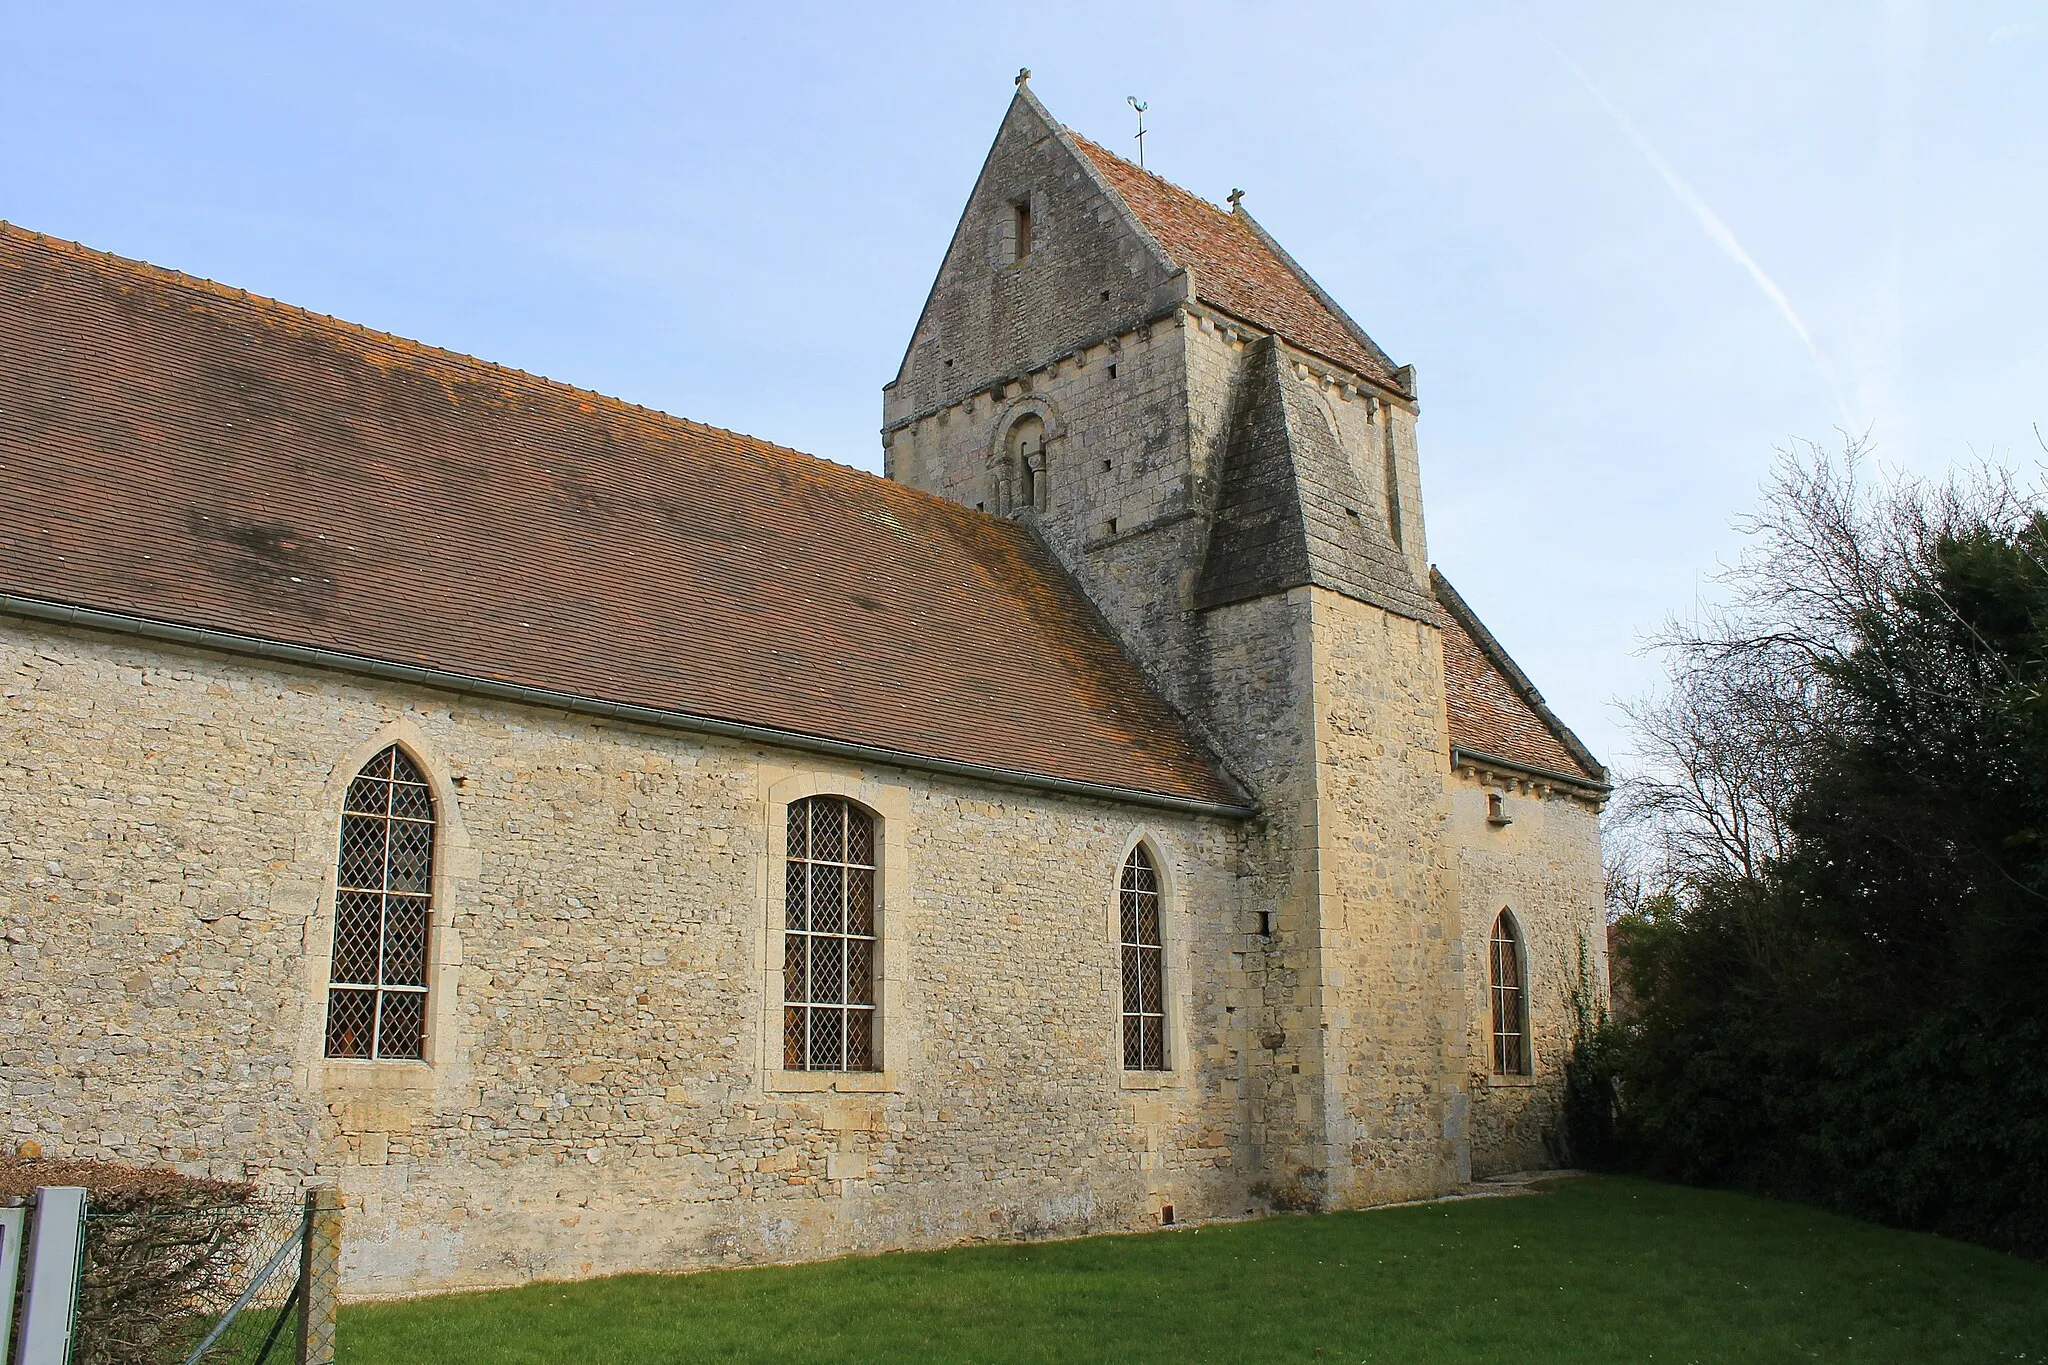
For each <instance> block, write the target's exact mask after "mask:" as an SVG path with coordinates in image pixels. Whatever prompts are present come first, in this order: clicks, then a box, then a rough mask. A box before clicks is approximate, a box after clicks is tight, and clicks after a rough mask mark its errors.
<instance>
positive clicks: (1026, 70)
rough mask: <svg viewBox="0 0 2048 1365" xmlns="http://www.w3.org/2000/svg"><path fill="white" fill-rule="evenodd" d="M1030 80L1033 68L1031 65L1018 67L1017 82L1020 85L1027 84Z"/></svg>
mask: <svg viewBox="0 0 2048 1365" xmlns="http://www.w3.org/2000/svg"><path fill="white" fill-rule="evenodd" d="M1030 80H1031V68H1030V67H1028V66H1020V67H1018V68H1017V84H1019V85H1024V84H1027V83H1028V82H1029V81H1030Z"/></svg>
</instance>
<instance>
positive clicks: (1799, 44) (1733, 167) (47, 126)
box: [0, 0, 2048, 760]
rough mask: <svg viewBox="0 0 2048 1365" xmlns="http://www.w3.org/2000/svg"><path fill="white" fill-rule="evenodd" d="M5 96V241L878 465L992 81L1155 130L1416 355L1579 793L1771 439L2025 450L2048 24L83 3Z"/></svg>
mask: <svg viewBox="0 0 2048 1365" xmlns="http://www.w3.org/2000/svg"><path fill="white" fill-rule="evenodd" d="M0 60H4V62H5V66H6V69H7V70H8V73H9V75H8V81H7V87H6V96H7V102H8V106H9V113H10V117H9V119H8V120H7V122H8V129H9V131H8V133H7V134H6V138H5V142H4V143H0V147H4V153H0V217H5V218H7V219H9V220H11V221H14V222H17V223H20V224H22V225H24V226H27V227H31V228H35V229H38V230H41V231H45V232H49V233H52V234H55V235H58V236H64V237H70V238H75V239H78V240H81V241H84V242H86V243H88V244H89V245H92V246H96V247H101V248H105V249H107V250H112V251H117V252H120V253H122V254H124V255H130V256H137V257H141V258H143V259H145V260H150V261H154V262H156V263H158V264H162V265H168V266H173V267H176V268H178V269H182V270H186V271H190V272H192V273H195V274H201V275H207V276H211V277H213V278H216V279H220V280H223V281H226V282H228V283H231V284H235V285H239V286H241V287H243V288H246V289H249V290H252V291H254V292H258V293H263V294H269V295H273V296H276V297H279V298H283V299H286V300H288V301H290V302H293V303H298V304H302V305H305V306H307V307H311V308H315V309H318V310H320V311H322V312H328V313H333V314H336V315H338V316H341V317H345V318H348V319H351V320H353V321H357V322H361V323H364V324H366V325H369V326H372V327H377V328H382V329H386V330H390V331H394V332H398V333H401V334H403V335H407V336H413V337H417V338H420V339H422V340H425V341H430V342H433V343H435V344H437V345H442V346H448V347H452V348H455V349H458V350H463V351H469V352H472V353H474V354H477V355H481V356H484V357H486V358H488V359H491V360H496V361H499V362H502V363H505V364H510V365H516V366H519V367H521V368H524V369H528V370H533V371H536V372H539V373H542V374H546V375H550V376H552V377H554V378H557V379H562V380H565V381H568V382H571V383H575V384H580V385H585V386H588V387H590V388H594V389H598V390H602V391H604V392H607V393H612V394H617V395H619V396H621V397H624V398H627V399H630V400H632V401H635V402H639V403H644V404H646V405H648V406H651V407H657V408H662V409H665V410H667V411H670V412H675V413H679V414H681V415H684V416H687V417H692V418H695V419H697V420H700V421H705V422H709V423H713V424H715V425H719V426H724V427H730V428H733V429H736V430H740V431H745V432H749V433H752V434H754V435H758V436H762V437H765V438H768V439H771V440H775V441H779V442H783V443H785V444H788V445H793V446H796V447H798V448H800V449H804V450H809V451H812V452H814V453H816V454H819V455H824V456H827V457H829V458H832V459H836V460H840V461H843V462H845V463H848V464H854V465H859V466H862V467H865V468H871V469H873V468H879V464H880V448H879V445H878V442H877V439H876V434H875V433H876V428H877V427H878V425H879V423H880V412H881V396H880V389H881V385H882V383H883V382H884V381H885V380H886V379H888V378H889V377H890V376H891V375H892V374H893V372H894V370H895V367H896V362H897V359H898V357H899V356H900V354H901V350H902V347H903V345H904V344H905V342H906V341H907V339H908V336H909V332H910V328H911V325H912V323H913V322H914V321H915V319H916V314H917V310H918V307H919V305H920V304H921V303H922V301H923V298H924V295H925V291H926V289H927V288H928V287H929V285H930V282H931V276H932V274H933V272H934V271H935V270H936V268H937V265H938V262H939V257H940V255H941V253H942V252H943V250H944V248H945V244H946V241H947V238H948V236H949V235H950V233H951V231H952V228H953V223H954V220H955V218H956V216H957V215H958V212H959V209H960V206H961V203H962V201H963V200H964V198H965V196H966V194H967V191H968V188H969V187H970V185H971V184H972V182H973V178H974V174H975V171H976V169H977V168H978V167H979V165H980V162H981V158H982V156H983V154H984V152H985V151H986V150H987V146H988V142H989V139H990V138H991V137H992V136H993V134H994V131H995V127H996V123H997V120H998V119H999V118H1000V116H1001V114H1002V111H1003V108H1004V106H1005V104H1006V102H1007V101H1008V99H1009V97H1010V93H1011V77H1012V76H1013V75H1014V74H1015V73H1016V69H1017V68H1018V67H1019V66H1025V65H1028V66H1030V67H1031V68H1032V69H1033V71H1034V72H1035V73H1036V75H1035V77H1034V80H1033V88H1034V89H1035V90H1036V91H1037V92H1038V93H1039V95H1040V97H1041V98H1043V99H1044V100H1045V101H1046V103H1047V104H1048V105H1049V106H1050V108H1051V109H1052V110H1053V112H1054V114H1055V115H1057V116H1058V117H1060V118H1062V119H1063V120H1065V121H1066V122H1068V123H1069V124H1071V125H1073V126H1074V127H1075V128H1077V129H1078V130H1080V131H1081V132H1083V133H1085V134H1087V135H1088V136H1090V137H1093V138H1095V139H1097V140H1099V141H1102V142H1104V143H1106V144H1108V145H1110V146H1112V147H1117V148H1127V147H1128V146H1129V145H1130V142H1129V134H1130V131H1131V113H1130V110H1129V109H1128V108H1126V106H1125V104H1124V97H1125V96H1126V95H1130V94H1137V95H1139V96H1141V97H1143V98H1145V99H1146V100H1148V101H1149V102H1150V104H1151V113H1150V115H1149V116H1148V117H1149V122H1150V126H1151V128H1152V132H1151V134H1150V136H1149V137H1148V139H1147V146H1148V160H1149V163H1150V165H1151V166H1152V168H1153V169H1154V170H1157V171H1159V172H1160V173H1162V174H1164V175H1166V176H1168V177H1169V178H1171V179H1173V180H1175V181H1178V182H1179V183H1181V184H1183V185H1185V186H1187V187H1188V188H1189V189H1191V190H1194V191H1195V192H1197V193H1199V194H1202V195H1204V196H1205V197H1207V198H1209V199H1212V200H1216V201H1220V200H1222V198H1223V197H1224V196H1225V195H1226V194H1227V193H1228V192H1229V191H1230V189H1231V188H1232V187H1234V186H1242V187H1243V188H1244V189H1245V190H1246V199H1245V202H1246V206H1247V207H1248V208H1250V209H1251V210H1252V211H1253V212H1254V213H1255V214H1257V216H1258V217H1259V220H1260V221H1261V222H1262V223H1263V224H1265V225H1266V226H1267V227H1268V228H1269V229H1270V230H1272V231H1273V232H1274V233H1275V235H1277V236H1278V237H1279V238H1280V239H1281V240H1282V241H1283V242H1284V243H1286V244H1287V246H1288V248H1289V249H1290V251H1291V252H1292V253H1293V255H1294V256H1295V257H1296V258H1297V259H1298V260H1300V261H1301V262H1302V263H1303V264H1304V265H1305V266H1306V267H1307V268H1308V269H1309V270H1310V271H1311V272H1313V273H1314V274H1315V275H1316V276H1317V277H1318V279H1319V280H1320V281H1321V282H1322V283H1323V284H1324V285H1325V286H1326V287H1327V288H1328V289H1329V290H1330V292H1331V293H1333V294H1334V295H1335V296H1336V297H1337V298H1338V299H1339V300H1340V301H1341V302H1343V304H1344V305H1345V307H1346V308H1347V309H1348V311H1350V313H1351V314H1352V315H1353V316H1354V317H1356V318H1357V319H1358V320H1359V321H1360V322H1361V323H1362V324H1363V325H1364V326H1365V327H1366V329H1367V330H1368V331H1370V332H1371V333H1372V334H1373V336H1374V337H1375V338H1376V339H1377V340H1378V341H1379V342H1380V344H1381V345H1382V346H1384V347H1385V348H1386V349H1387V350H1388V351H1389V352H1390V353H1391V354H1392V355H1393V356H1394V357H1395V358H1396V359H1397V360H1399V361H1402V362H1410V363H1413V364H1414V365H1415V366H1416V367H1417V370H1418V372H1419V376H1420V390H1421V398H1422V405H1423V419H1422V428H1421V433H1422V435H1421V439H1422V455H1423V479H1424V494H1425V512H1426V515H1427V518H1428V535H1429V540H1430V548H1431V553H1432V556H1433V557H1434V558H1435V559H1436V560H1437V562H1438V563H1439V564H1440V565H1442V567H1443V568H1444V570H1445V572H1446V573H1447V574H1448V575H1449V576H1450V577H1451V578H1452V580H1453V581H1454V582H1456V583H1457V584H1458V586H1459V588H1460V590H1461V591H1462V592H1463V593H1464V595H1465V596H1466V598H1467V599H1468V600H1470V601H1471V602H1472V603H1473V605H1474V606H1475V607H1476V608H1477V609H1478V610H1479V611H1480V613H1481V614H1482V615H1483V616H1484V617H1485V618H1486V620H1487V621H1488V623H1489V624H1490V625H1491V626H1492V627H1493V628H1494V630H1495V632H1496V633H1497V634H1499V635H1500V636H1501V638H1502V639H1503V640H1504V641H1505V642H1506V643H1507V645H1508V646H1509V648H1510V649H1511V650H1513V651H1514V652H1515V654H1516V655H1517V657H1518V658H1519V659H1520V661H1521V662H1522V664H1523V665H1524V667H1525V668H1526V669H1527V670H1528V672H1529V673H1530V674H1531V675H1532V676H1533V677H1534V678H1535V680H1536V682H1537V684H1538V686H1540V687H1541V688H1543V690H1544V692H1545V694H1546V695H1547V696H1548V697H1549V698H1550V700H1551V701H1552V703H1553V704H1554V705H1555V706H1556V707H1557V708H1558V709H1559V710H1560V711H1561V712H1562V713H1563V714H1564V716H1565V717H1566V719H1567V720H1569V721H1570V722H1571V723H1572V724H1573V725H1575V726H1576V727H1577V728H1578V729H1579V731H1580V733H1581V734H1582V735H1584V736H1585V737H1586V739H1587V740H1588V741H1589V742H1590V743H1591V744H1592V745H1593V746H1594V748H1595V750H1596V751H1597V752H1599V753H1601V754H1602V756H1603V757H1607V758H1609V759H1610V760H1613V759H1616V758H1623V757H1625V747H1626V745H1625V739H1624V736H1623V732H1622V731H1621V729H1620V728H1619V726H1618V723H1617V721H1616V718H1615V717H1614V715H1613V713H1612V711H1611V708H1610V706H1609V703H1610V702H1611V700H1612V699H1614V698H1615V697H1617V696H1632V695H1635V694H1637V693H1639V692H1640V691H1642V690H1643V689H1644V688H1645V687H1646V686H1648V685H1649V683H1650V682H1651V680H1652V677H1653V668H1652V664H1651V663H1650V661H1648V660H1646V659H1644V658H1642V657H1640V656H1639V655H1637V653H1636V650H1637V646H1638V643H1639V640H1640V637H1641V635H1642V634H1643V632H1645V631H1646V630H1649V629H1651V628H1653V627H1654V626H1655V625H1656V624H1657V622H1658V621H1659V619H1660V618H1661V617H1662V616H1663V614H1664V613H1666V612H1668V611H1670V610H1672V609H1675V608H1683V607H1685V606H1686V605H1687V604H1689V603H1690V602H1692V601H1693V600H1694V599H1695V597H1696V595H1697V594H1699V593H1700V592H1701V591H1702V590H1703V588H1704V587H1705V583H1704V576H1705V575H1706V574H1707V573H1710V572H1711V571H1712V569H1713V567H1714V565H1715V563H1716V561H1717V558H1725V557H1727V556H1728V555H1729V554H1731V553H1732V552H1733V550H1734V548H1735V545H1736V543H1737V542H1736V538H1735V536H1734V535H1733V533H1732V532H1731V530H1730V522H1731V520H1732V519H1733V518H1734V517H1736V516H1738V515H1739V514H1740V513H1742V512H1743V511H1744V510H1745V509H1747V508H1748V507H1750V506H1751V505H1752V503H1753V500H1754V494H1755V489H1756V485H1757V481H1758V479H1759V478H1760V477H1761V476H1762V474H1763V472H1764V471H1765V469H1766V467H1767V466H1768V463H1769V461H1770V457H1771V452H1772V449H1773V447H1774V446H1778V445H1782V444H1784V443H1786V442H1787V441H1789V440H1791V439H1793V438H1798V437H1804V438H1812V439H1817V440H1822V441H1832V440H1834V439H1836V437H1835V432H1836V429H1837V428H1839V427H1842V426H1844V425H1848V426H1852V427H1854V428H1855V429H1858V430H1861V429H1862V428H1864V427H1866V426H1867V427H1870V428H1871V430H1872V434H1873V436H1874V439H1875V441H1876V443H1877V447H1878V452H1879V455H1880V457H1881V458H1882V459H1884V460H1886V461H1889V462H1891V463H1893V464H1895V465H1898V466H1901V467H1904V468H1907V469H1912V470H1916V471H1921V472H1930V473H1938V472H1940V471H1941V470H1943V469H1945V468H1947V467H1948V466H1950V465H1951V464H1953V463H1958V462H1967V461H1969V460H1971V459H1973V458H1976V457H1977V456H1981V455H1987V454H1988V455H2001V456H2004V457H2007V458H2009V459H2013V460H2016V461H2018V462H2019V463H2021V464H2022V465H2023V466H2026V467H2028V468H2032V467H2034V466H2035V465H2036V464H2037V463H2039V462H2041V461H2043V460H2048V455H2044V454H2043V452H2042V450H2041V448H2040V447H2039V446H2037V445H2036V444H2035V438H2034V434H2033V424H2034V423H2036V422H2040V423H2042V424H2043V428H2044V429H2048V251H2044V249H2043V241H2044V238H2048V4H2044V3H2040V2H2039V0H1984V2H1983V3H1973V2H1972V0H1961V2H1960V3H1954V4H1948V5H1943V6H1939V7H1936V6H1932V5H1917V4H1909V3H1890V4H1886V3H1871V4H1850V3H1840V4H1799V3H1785V2H1784V0H1774V2H1773V3H1748V2H1747V0H1736V3H1728V4H1722V5H1715V6H1699V5H1695V6H1684V7H1680V6H1668V5H1656V6H1645V5H1639V4H1638V5H1622V4H1613V5H1597V4H1586V5H1569V4H1554V5H1542V4H1531V5H1525V6H1517V5H1509V4H1492V3H1472V4H1448V5H1415V4H1398V5H1397V4H1385V3H1354V4H1348V5H1347V4H1338V5H1313V4H1300V5H1266V6H1258V5H1248V4H1244V3H1237V4H1227V5H1174V4H1168V3H1158V4H1153V5H1148V6H1108V5H1103V4H1100V3H1096V4H1079V5H1073V4H1063V3H1048V2H1047V0H1034V3H1029V4H1014V3H1013V4H1006V5H990V6H966V5H959V4H948V5H936V4H935V5H897V6H872V5H871V6H859V7H855V6H819V5H804V4H784V5H781V6H777V7H776V8H775V9H774V10H773V12H772V14H767V13H757V12H754V11H750V10H748V9H746V8H743V7H739V6H730V5H721V6H702V7H699V6H690V5H656V4H642V5H629V4H590V3H585V4H579V5H575V6H568V5H562V6H533V5H521V4H517V3H511V2H510V0H506V2H505V3H499V4H492V5H462V4H444V5H438V6H433V7H426V6H414V5H403V6H401V5H390V4H376V3H370V4H356V5H350V6H314V5H310V4H300V3H271V4H266V5H253V4H252V5H246V6H227V5H204V4H187V5H173V6H163V5H140V4H136V5H115V4H93V3H88V2H83V0H73V3H69V4H66V5H41V6H28V5H21V6H17V7H15V10H14V12H13V13H12V14H10V16H9V20H8V23H7V25H6V29H5V32H4V34H0ZM1795 320H1796V325H1795ZM1802 331H1803V332H1804V334H1805V336H1804V338H1803V337H1802V335H1801V333H1802ZM1809 341H1810V344H1809Z"/></svg>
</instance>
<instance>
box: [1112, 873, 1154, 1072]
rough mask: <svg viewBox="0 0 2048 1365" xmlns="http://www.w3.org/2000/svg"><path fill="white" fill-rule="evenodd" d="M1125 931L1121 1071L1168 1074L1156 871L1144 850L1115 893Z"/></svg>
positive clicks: (1119, 918) (1123, 946)
mask: <svg viewBox="0 0 2048 1365" xmlns="http://www.w3.org/2000/svg"><path fill="white" fill-rule="evenodd" d="M1117 920H1118V922H1119V923H1120V924H1121V925H1122V926H1123V944H1122V949H1121V952H1122V958H1123V963H1122V967H1123V986H1124V1010H1123V1025H1124V1069H1125V1070H1126V1071H1164V1070H1166V983H1165V976H1166V947H1165V942H1164V939H1163V937H1162V935H1161V933H1160V928H1159V872H1158V869H1157V868H1155V867H1153V865H1152V855H1151V854H1150V853H1147V852H1146V851H1145V847H1144V845H1142V844H1140V845H1139V846H1138V847H1136V848H1134V849H1132V850H1131V856H1130V857H1129V858H1127V859H1126V860H1125V861H1124V874H1123V880H1122V882H1121V883H1120V884H1119V886H1118V890H1117Z"/></svg>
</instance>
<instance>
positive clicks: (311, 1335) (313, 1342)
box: [298, 1185, 341, 1365]
mask: <svg viewBox="0 0 2048 1365" xmlns="http://www.w3.org/2000/svg"><path fill="white" fill-rule="evenodd" d="M303 1236H304V1238H305V1240H304V1241H303V1242H302V1243H301V1244H300V1249H299V1285H300V1293H299V1359H298V1365H334V1327H335V1320H336V1319H337V1318H338V1317H339V1316H340V1313H341V1192H340V1191H339V1190H337V1189H335V1188H334V1187H333V1186H332V1185H322V1186H319V1187H317V1188H315V1189H311V1190H308V1191H306V1222H305V1232H304V1234H303Z"/></svg>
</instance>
